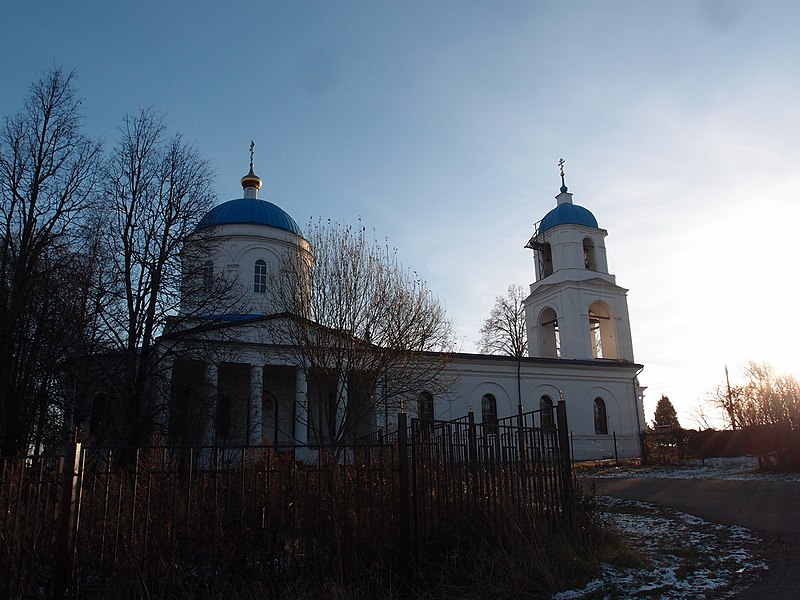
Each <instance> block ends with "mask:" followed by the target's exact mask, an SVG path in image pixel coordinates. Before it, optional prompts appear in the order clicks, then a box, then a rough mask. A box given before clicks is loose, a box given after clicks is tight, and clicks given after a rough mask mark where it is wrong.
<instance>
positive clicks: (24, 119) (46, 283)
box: [0, 68, 101, 454]
mask: <svg viewBox="0 0 800 600" xmlns="http://www.w3.org/2000/svg"><path fill="white" fill-rule="evenodd" d="M72 80H73V74H72V73H65V72H64V71H63V70H62V69H60V68H54V69H52V70H51V71H50V72H48V73H47V74H45V75H43V76H41V77H40V78H39V79H38V80H37V81H36V82H35V83H34V84H33V85H32V86H31V89H30V91H29V94H28V97H27V99H26V100H25V103H24V107H23V109H22V111H21V112H19V113H18V114H16V115H14V116H13V117H9V118H7V119H6V120H5V123H4V125H3V128H2V131H0V194H1V196H0V203H1V204H0V215H2V222H0V227H2V231H0V236H1V238H2V239H0V313H1V314H0V453H2V454H15V453H18V452H22V451H25V450H26V449H27V447H28V446H29V445H30V444H31V443H32V442H33V435H34V427H35V425H36V423H40V424H43V423H44V422H45V421H47V420H48V418H49V417H52V418H54V419H56V420H57V419H58V415H56V414H54V411H53V406H52V404H53V396H52V392H53V386H54V380H55V377H56V374H57V372H58V369H59V363H61V362H63V359H64V356H63V352H64V343H65V341H66V340H67V339H68V338H69V337H70V336H73V337H74V336H75V333H76V332H75V331H74V330H72V329H71V328H72V327H73V326H74V323H73V322H72V321H71V319H70V318H67V305H68V304H69V299H70V298H71V296H70V294H71V293H72V291H73V287H72V283H73V271H72V267H73V266H74V263H73V262H72V260H71V256H72V253H73V251H74V248H75V240H76V238H75V233H76V225H77V224H78V223H79V221H80V219H81V218H82V216H83V213H84V211H85V209H86V208H87V207H88V206H89V204H90V200H91V195H92V192H93V189H94V186H95V183H96V176H97V173H98V166H99V162H100V159H101V149H100V145H99V144H98V143H96V142H94V141H92V140H90V139H89V138H87V137H86V136H85V135H83V133H82V132H81V124H82V117H81V115H80V111H79V107H80V101H79V100H78V99H77V98H76V96H75V89H74V86H73V81H72ZM40 429H41V427H40Z"/></svg>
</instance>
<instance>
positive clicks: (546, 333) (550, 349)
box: [539, 307, 561, 358]
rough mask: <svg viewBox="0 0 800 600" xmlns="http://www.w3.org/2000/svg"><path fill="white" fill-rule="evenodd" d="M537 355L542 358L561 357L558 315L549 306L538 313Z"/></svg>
mask: <svg viewBox="0 0 800 600" xmlns="http://www.w3.org/2000/svg"><path fill="white" fill-rule="evenodd" d="M539 355H540V356H541V357H543V358H561V336H560V334H559V331H558V317H557V316H556V311H554V310H553V309H552V308H549V307H548V308H545V309H544V310H543V311H542V312H541V314H540V315H539Z"/></svg>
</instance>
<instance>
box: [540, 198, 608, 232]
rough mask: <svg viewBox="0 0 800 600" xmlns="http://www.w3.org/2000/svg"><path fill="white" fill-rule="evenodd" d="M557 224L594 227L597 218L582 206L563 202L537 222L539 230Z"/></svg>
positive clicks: (545, 229)
mask: <svg viewBox="0 0 800 600" xmlns="http://www.w3.org/2000/svg"><path fill="white" fill-rule="evenodd" d="M558 225H584V226H586V227H594V228H595V229H596V228H597V219H595V218H594V215H593V214H592V213H590V212H589V211H588V210H587V209H585V208H583V207H582V206H578V205H577V204H571V203H569V202H564V203H563V204H559V205H558V206H556V207H555V208H554V209H553V210H551V211H550V212H549V213H547V214H546V215H545V216H544V219H542V222H541V223H540V224H539V232H543V231H547V230H548V229H552V228H553V227H556V226H558Z"/></svg>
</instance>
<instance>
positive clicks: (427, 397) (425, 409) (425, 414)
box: [417, 392, 433, 421]
mask: <svg viewBox="0 0 800 600" xmlns="http://www.w3.org/2000/svg"><path fill="white" fill-rule="evenodd" d="M417 416H418V417H419V418H420V419H422V420H426V421H433V396H432V395H431V393H430V392H422V393H421V394H420V395H419V397H418V398H417Z"/></svg>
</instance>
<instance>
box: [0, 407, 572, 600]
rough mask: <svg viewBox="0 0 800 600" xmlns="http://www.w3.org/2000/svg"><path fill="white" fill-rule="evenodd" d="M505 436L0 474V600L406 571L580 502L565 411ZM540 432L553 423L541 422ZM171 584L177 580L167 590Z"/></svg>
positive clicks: (415, 425) (432, 429)
mask: <svg viewBox="0 0 800 600" xmlns="http://www.w3.org/2000/svg"><path fill="white" fill-rule="evenodd" d="M535 412H538V411H534V412H531V413H522V411H520V413H519V414H518V415H515V416H513V417H511V418H508V419H501V420H499V421H498V422H497V423H496V424H492V425H491V426H490V425H487V424H478V423H475V422H474V417H473V415H472V414H470V415H468V416H466V417H464V418H462V419H457V420H454V421H422V420H418V419H410V420H408V419H407V417H406V415H404V414H401V415H399V418H398V429H397V431H395V432H393V433H391V434H387V435H375V436H372V437H371V438H370V439H362V440H359V442H358V443H357V444H354V445H349V446H340V447H331V448H327V447H319V448H291V447H287V448H276V447H260V446H247V447H226V448H219V447H203V448H169V447H148V448H138V449H134V448H91V447H81V444H79V443H73V444H70V445H68V447H67V451H66V453H65V454H64V455H63V456H59V457H55V458H43V457H39V458H30V457H28V458H5V459H0V474H2V479H0V553H1V554H0V597H2V598H23V597H91V596H92V595H93V592H94V591H95V590H96V589H98V588H99V586H101V585H102V584H103V583H105V582H108V581H112V580H113V579H114V578H115V577H119V576H121V575H124V574H129V573H135V574H136V576H137V577H140V578H143V579H145V580H146V579H147V578H149V577H161V578H163V577H165V576H166V575H169V574H170V573H173V574H174V573H180V574H181V575H182V576H184V577H190V578H196V579H202V578H204V577H211V576H213V574H214V573H216V572H219V571H220V570H221V569H224V570H226V572H227V573H229V574H230V573H234V574H235V575H236V576H238V577H243V578H246V577H255V576H258V577H262V578H263V577H267V578H271V579H276V580H279V579H280V578H282V577H289V576H290V575H291V574H292V573H295V574H296V573H298V572H303V570H305V569H308V568H311V566H313V568H314V569H316V570H318V571H317V572H320V571H319V570H321V572H325V570H326V569H330V570H334V569H337V568H341V566H342V565H359V564H371V565H374V564H376V563H386V564H392V565H399V566H400V567H402V566H403V565H404V564H408V563H409V562H410V561H411V560H412V559H417V558H420V557H422V556H423V555H424V554H425V553H426V552H428V551H430V549H431V545H432V544H435V543H437V541H438V540H441V539H442V538H441V535H440V534H441V532H442V529H443V528H453V527H458V526H459V525H460V524H463V522H464V520H465V519H469V518H470V517H471V516H473V515H475V514H476V510H478V509H480V511H481V514H487V513H488V514H495V515H496V516H497V518H502V515H503V511H504V508H507V507H509V506H511V505H515V506H526V507H532V508H534V509H535V510H536V511H537V512H538V513H541V515H542V518H545V519H550V520H552V521H553V522H554V523H555V522H559V521H563V520H564V519H568V518H569V516H570V514H571V510H572V506H573V502H574V491H573V487H572V475H571V466H570V465H571V463H570V459H569V451H568V450H569V443H568V435H567V431H568V430H567V425H566V417H565V414H566V411H565V410H564V406H563V403H561V404H560V405H559V407H558V413H557V414H558V419H557V423H556V424H554V425H553V426H547V427H544V428H543V427H541V426H539V427H537V426H536V423H535V419H536V416H535ZM539 422H540V423H541V421H539ZM165 574H166V575H165Z"/></svg>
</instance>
